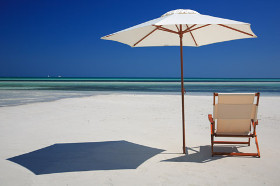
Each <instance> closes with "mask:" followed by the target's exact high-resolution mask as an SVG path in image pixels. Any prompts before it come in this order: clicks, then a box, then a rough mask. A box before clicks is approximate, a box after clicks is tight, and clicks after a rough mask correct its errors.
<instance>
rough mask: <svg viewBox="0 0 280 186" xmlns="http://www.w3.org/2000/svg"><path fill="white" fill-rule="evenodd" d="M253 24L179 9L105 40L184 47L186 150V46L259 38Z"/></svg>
mask: <svg viewBox="0 0 280 186" xmlns="http://www.w3.org/2000/svg"><path fill="white" fill-rule="evenodd" d="M256 37H257V36H256V35H255V34H254V33H253V32H252V30H251V27H250V24H249V23H244V22H239V21H233V20H229V19H222V18H218V17H212V16H208V15H202V14H200V13H198V12H196V11H194V10H189V9H178V10H172V11H169V12H167V13H165V14H163V15H162V16H161V17H160V18H157V19H153V20H151V21H148V22H145V23H142V24H139V25H136V26H133V27H130V28H128V29H125V30H122V31H119V32H116V33H113V34H110V35H107V36H104V37H102V38H101V39H105V40H112V41H118V42H121V43H124V44H127V45H129V46H131V47H147V46H180V53H181V96H182V128H183V153H184V154H186V148H185V146H186V145H185V110H184V109H185V106H184V102H185V101H184V90H185V89H184V75H183V46H195V47H199V46H203V45H208V44H212V43H218V42H223V41H230V40H235V39H245V38H256Z"/></svg>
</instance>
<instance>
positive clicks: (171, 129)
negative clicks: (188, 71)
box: [0, 94, 280, 186]
mask: <svg viewBox="0 0 280 186" xmlns="http://www.w3.org/2000/svg"><path fill="white" fill-rule="evenodd" d="M185 98H186V106H185V107H186V144H187V147H188V148H189V149H188V155H187V156H184V155H182V154H180V153H181V152H182V129H181V127H182V126H181V98H180V96H179V95H133V94H112V95H99V96H92V97H85V98H72V99H63V100H59V101H54V102H46V103H35V104H28V105H21V106H12V107H2V108H0V149H1V150H0V185H36V186H37V185H213V184H214V185H237V184H238V185H264V184H267V185H279V184H280V177H279V172H280V166H279V165H280V158H279V157H280V140H279V133H280V128H279V127H280V125H279V124H280V115H279V110H280V109H279V108H280V97H264V96H262V97H261V99H260V108H259V119H260V121H259V125H258V126H257V134H258V139H259V145H260V152H261V158H252V157H214V158H212V157H211V156H210V147H209V145H210V129H209V128H210V127H209V122H208V119H207V114H209V113H212V97H211V96H186V97H185ZM117 140H126V141H129V142H132V143H136V144H140V145H145V146H148V147H153V148H158V149H163V150H165V151H164V152H162V153H160V154H158V155H156V156H154V157H152V158H150V159H148V160H147V161H145V162H144V163H143V164H141V165H140V166H139V167H138V168H136V169H121V170H93V171H80V172H62V173H53V174H42V175H35V174H34V173H33V172H31V171H30V170H28V169H26V168H25V167H23V166H20V165H19V164H16V163H13V162H11V161H8V160H6V159H8V158H11V157H14V156H18V155H22V154H25V153H28V152H31V151H35V150H38V149H41V148H44V147H46V146H50V145H53V144H55V143H78V142H100V141H117ZM241 140H242V139H241ZM238 150H239V151H244V152H245V151H249V152H252V151H255V150H256V149H255V144H254V141H252V143H251V147H242V148H238ZM170 159H171V161H165V160H170ZM172 159H174V160H175V161H172ZM73 161H75V160H73Z"/></svg>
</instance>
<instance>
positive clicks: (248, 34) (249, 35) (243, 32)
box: [218, 24, 254, 37]
mask: <svg viewBox="0 0 280 186" xmlns="http://www.w3.org/2000/svg"><path fill="white" fill-rule="evenodd" d="M218 25H220V26H223V27H225V28H229V29H231V30H234V31H237V32H240V33H242V34H246V35H249V36H252V37H254V35H253V34H249V33H247V32H244V31H241V30H238V29H236V28H232V27H230V26H227V25H223V24H218Z"/></svg>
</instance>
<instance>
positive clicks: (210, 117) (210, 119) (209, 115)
mask: <svg viewBox="0 0 280 186" xmlns="http://www.w3.org/2000/svg"><path fill="white" fill-rule="evenodd" d="M208 119H209V121H210V123H211V124H214V121H213V117H212V114H208Z"/></svg>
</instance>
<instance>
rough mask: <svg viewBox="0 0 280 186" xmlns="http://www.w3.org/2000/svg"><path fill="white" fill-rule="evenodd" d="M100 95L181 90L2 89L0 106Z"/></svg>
mask: <svg viewBox="0 0 280 186" xmlns="http://www.w3.org/2000/svg"><path fill="white" fill-rule="evenodd" d="M98 95H175V96H180V95H181V92H145V91H134V92H133V91H62V90H1V91H0V98H1V99H0V108H1V107H9V106H18V105H25V104H32V103H40V102H42V103H44V102H53V101H57V100H61V99H70V98H82V97H91V96H98ZM185 96H213V92H187V93H186V94H185ZM261 97H280V93H274V92H271V93H268V92H263V93H262V92H261Z"/></svg>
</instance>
